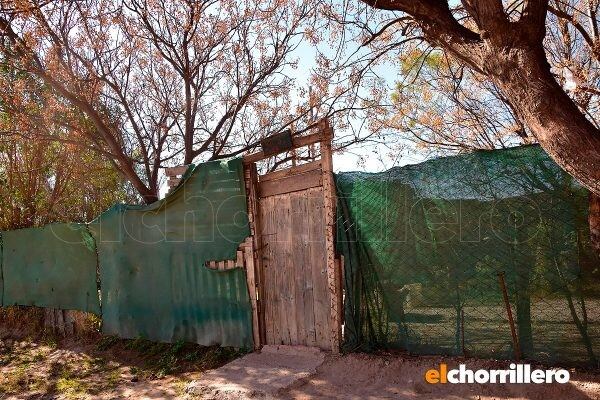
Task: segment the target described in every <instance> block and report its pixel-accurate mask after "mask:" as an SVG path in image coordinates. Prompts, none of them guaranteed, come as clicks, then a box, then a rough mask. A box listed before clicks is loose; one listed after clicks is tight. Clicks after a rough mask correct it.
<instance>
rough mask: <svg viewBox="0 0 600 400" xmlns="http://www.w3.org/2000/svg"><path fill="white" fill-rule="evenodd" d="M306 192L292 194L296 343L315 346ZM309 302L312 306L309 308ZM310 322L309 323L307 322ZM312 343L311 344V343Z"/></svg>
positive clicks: (292, 257)
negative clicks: (310, 298)
mask: <svg viewBox="0 0 600 400" xmlns="http://www.w3.org/2000/svg"><path fill="white" fill-rule="evenodd" d="M306 202H307V194H306V192H299V193H294V194H293V196H292V203H291V207H292V221H291V223H292V241H293V242H292V254H291V259H292V260H294V271H293V273H294V275H293V289H294V299H295V304H294V317H295V319H296V326H297V334H298V335H297V336H298V340H297V343H296V344H300V345H305V346H314V342H315V341H314V328H313V326H312V325H314V317H313V312H314V311H313V308H312V302H307V301H306V300H307V298H306V296H307V294H308V295H310V296H312V279H307V275H306V270H307V264H308V257H307V252H308V247H307V245H308V234H307V226H306V221H305V220H306V215H307V213H308V207H307V205H306ZM307 303H308V305H309V306H310V308H308V309H307V307H306V306H307ZM307 316H310V317H313V318H312V320H313V322H312V323H311V322H310V319H308V321H307ZM307 322H308V324H307ZM311 328H313V331H312V340H311V339H310V336H311V333H309V332H310V329H311ZM309 343H310V344H309Z"/></svg>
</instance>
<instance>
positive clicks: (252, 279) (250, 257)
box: [243, 238, 261, 350]
mask: <svg viewBox="0 0 600 400" xmlns="http://www.w3.org/2000/svg"><path fill="white" fill-rule="evenodd" d="M248 241H250V242H251V241H252V239H251V238H248V239H246V245H245V246H244V247H243V249H244V250H243V258H244V260H243V263H244V265H245V267H246V283H247V284H248V295H249V296H250V306H251V307H252V338H253V340H254V349H255V350H258V349H260V345H261V342H260V326H259V319H258V298H257V297H258V296H257V293H256V271H255V269H254V251H253V248H252V245H248Z"/></svg>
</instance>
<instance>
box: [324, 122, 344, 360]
mask: <svg viewBox="0 0 600 400" xmlns="http://www.w3.org/2000/svg"><path fill="white" fill-rule="evenodd" d="M319 125H320V126H319V127H320V129H321V131H322V133H323V138H324V139H323V140H322V141H321V165H322V170H323V200H324V208H325V246H326V254H327V255H326V258H327V286H328V293H329V306H330V316H329V325H330V332H331V336H330V341H331V351H332V352H333V353H338V352H339V349H340V339H341V323H340V319H339V316H340V314H339V305H338V294H339V289H338V287H337V286H338V285H337V283H338V280H337V279H336V268H335V247H334V241H333V228H334V224H335V186H334V183H333V161H332V154H331V138H332V137H333V132H332V129H331V126H330V125H329V121H327V120H326V119H325V120H323V121H321V123H320V124H319Z"/></svg>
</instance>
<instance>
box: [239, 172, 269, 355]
mask: <svg viewBox="0 0 600 400" xmlns="http://www.w3.org/2000/svg"><path fill="white" fill-rule="evenodd" d="M244 181H245V184H246V193H247V196H248V221H249V224H250V235H251V237H252V242H251V246H252V255H253V257H254V272H255V274H254V275H255V279H256V297H257V298H258V300H257V304H256V305H257V313H258V327H259V337H260V345H262V344H264V343H266V330H265V304H264V298H265V296H264V271H263V267H262V266H263V263H262V225H261V217H260V207H259V203H258V202H259V200H258V195H257V190H258V173H257V170H256V164H254V163H253V164H249V165H245V166H244Z"/></svg>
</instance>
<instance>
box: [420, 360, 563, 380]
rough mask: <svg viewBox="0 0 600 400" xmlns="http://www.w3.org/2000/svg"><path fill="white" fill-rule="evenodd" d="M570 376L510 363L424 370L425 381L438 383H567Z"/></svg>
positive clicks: (561, 371) (442, 366) (559, 370)
mask: <svg viewBox="0 0 600 400" xmlns="http://www.w3.org/2000/svg"><path fill="white" fill-rule="evenodd" d="M570 378H571V376H570V374H569V371H567V370H566V369H546V370H543V369H534V370H532V369H531V365H529V364H515V363H513V364H510V366H509V368H508V369H478V370H476V371H473V370H472V369H468V368H467V366H466V365H465V364H460V365H459V366H458V369H451V370H448V365H447V364H440V366H439V368H438V369H430V370H428V371H427V372H425V381H426V382H427V383H431V384H439V383H442V384H443V383H452V384H456V383H536V384H540V383H567V382H569V379H570Z"/></svg>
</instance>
